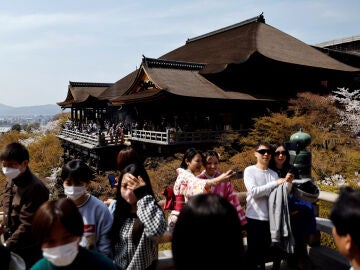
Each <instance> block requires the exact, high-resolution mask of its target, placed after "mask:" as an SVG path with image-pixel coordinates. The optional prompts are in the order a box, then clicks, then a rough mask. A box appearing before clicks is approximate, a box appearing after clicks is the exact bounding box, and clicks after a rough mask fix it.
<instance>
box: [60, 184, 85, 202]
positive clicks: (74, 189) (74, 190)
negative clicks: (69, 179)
mask: <svg viewBox="0 0 360 270" xmlns="http://www.w3.org/2000/svg"><path fill="white" fill-rule="evenodd" d="M85 190H86V188H85V186H66V187H64V193H65V195H66V196H68V198H70V199H72V200H73V201H76V200H77V199H79V198H80V197H81V196H82V195H83V194H84V193H85Z"/></svg>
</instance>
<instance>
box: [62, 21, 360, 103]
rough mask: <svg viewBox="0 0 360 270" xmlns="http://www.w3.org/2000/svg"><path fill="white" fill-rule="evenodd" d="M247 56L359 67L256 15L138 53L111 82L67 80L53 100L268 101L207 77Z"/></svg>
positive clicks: (339, 68) (338, 68)
mask: <svg viewBox="0 0 360 270" xmlns="http://www.w3.org/2000/svg"><path fill="white" fill-rule="evenodd" d="M253 59H261V61H264V60H265V61H273V62H274V63H280V64H281V63H283V64H286V65H292V66H295V67H303V68H310V69H311V70H325V71H326V70H328V71H331V72H340V73H359V71H360V69H359V68H356V67H354V66H350V65H347V64H345V63H343V62H340V61H338V60H336V59H334V58H332V57H330V56H328V55H326V54H324V53H323V52H321V51H319V50H318V49H316V48H314V47H312V46H310V45H307V44H306V43H304V42H302V41H300V40H298V39H296V38H294V37H292V36H290V35H288V34H286V33H284V32H282V31H280V30H278V29H276V28H274V27H272V26H270V25H267V24H266V23H265V19H264V17H263V16H262V15H260V16H257V17H254V18H251V19H249V20H246V21H243V22H240V23H238V24H234V25H231V26H228V27H225V28H222V29H219V30H216V31H213V32H210V33H207V34H204V35H201V36H198V37H195V38H192V39H188V40H187V41H186V44H185V45H183V46H181V47H179V48H177V49H175V50H173V51H170V52H168V53H166V54H164V55H162V56H161V57H159V58H158V59H153V58H146V57H143V60H142V64H141V67H140V68H138V69H136V70H135V71H133V72H131V73H129V74H128V75H127V76H125V77H123V78H121V79H120V80H118V81H117V82H115V83H114V84H109V85H108V86H106V85H105V84H104V85H98V86H95V85H88V86H76V85H73V86H72V87H70V85H69V91H68V97H67V98H66V99H65V101H63V102H59V103H58V105H60V106H62V107H64V106H69V104H71V103H72V102H83V101H84V100H86V98H88V97H89V96H92V97H95V98H97V99H98V100H108V101H109V102H110V104H112V105H121V104H125V103H133V102H137V101H140V102H141V101H144V100H151V99H158V98H161V97H164V96H166V95H175V96H176V95H177V96H186V97H198V98H211V99H233V100H259V101H270V99H269V98H268V99H266V98H265V99H264V97H261V96H256V94H255V93H252V92H251V91H244V86H242V87H240V86H239V88H238V89H237V88H236V87H235V88H234V87H233V88H232V89H223V87H221V86H219V85H215V84H214V83H213V82H212V81H210V80H209V76H212V75H214V74H215V75H216V74H220V73H224V72H226V71H227V69H229V67H231V66H234V65H236V66H240V65H242V64H245V63H249V62H251V60H253ZM254 76H255V74H254ZM245 88H246V86H245ZM245 90H246V89H245Z"/></svg>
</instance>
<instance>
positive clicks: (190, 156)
mask: <svg viewBox="0 0 360 270" xmlns="http://www.w3.org/2000/svg"><path fill="white" fill-rule="evenodd" d="M197 154H199V155H200V156H202V152H201V151H200V150H199V149H196V148H193V147H191V148H188V149H187V150H186V151H185V154H184V156H183V159H182V161H181V164H180V167H181V168H183V169H187V167H188V166H187V164H186V161H189V162H190V161H191V160H192V159H193V158H194V157H195V156H196V155H197Z"/></svg>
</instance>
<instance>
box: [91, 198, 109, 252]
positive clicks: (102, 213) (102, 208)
mask: <svg viewBox="0 0 360 270" xmlns="http://www.w3.org/2000/svg"><path fill="white" fill-rule="evenodd" d="M96 218H97V220H96V221H95V222H96V223H97V226H96V249H97V250H98V251H99V252H101V253H103V254H105V255H106V256H107V257H109V258H112V247H111V238H110V230H111V227H112V224H113V216H112V214H111V213H110V211H109V209H108V208H107V207H106V205H105V204H104V205H98V207H97V214H96Z"/></svg>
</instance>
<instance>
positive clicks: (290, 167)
mask: <svg viewBox="0 0 360 270" xmlns="http://www.w3.org/2000/svg"><path fill="white" fill-rule="evenodd" d="M278 147H283V148H284V149H285V156H286V159H285V161H284V165H283V168H282V169H281V170H279V169H278V168H277V167H276V162H275V152H276V149H277V148H278ZM272 148H273V149H274V152H273V155H272V156H271V159H270V163H269V168H270V169H272V170H274V171H275V172H277V173H278V175H279V177H285V176H286V174H287V173H288V172H291V173H293V174H294V175H295V178H298V171H297V170H296V168H295V167H294V166H293V165H291V164H290V153H289V150H288V149H287V147H286V145H285V144H284V143H277V144H275V145H273V147H272Z"/></svg>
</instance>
